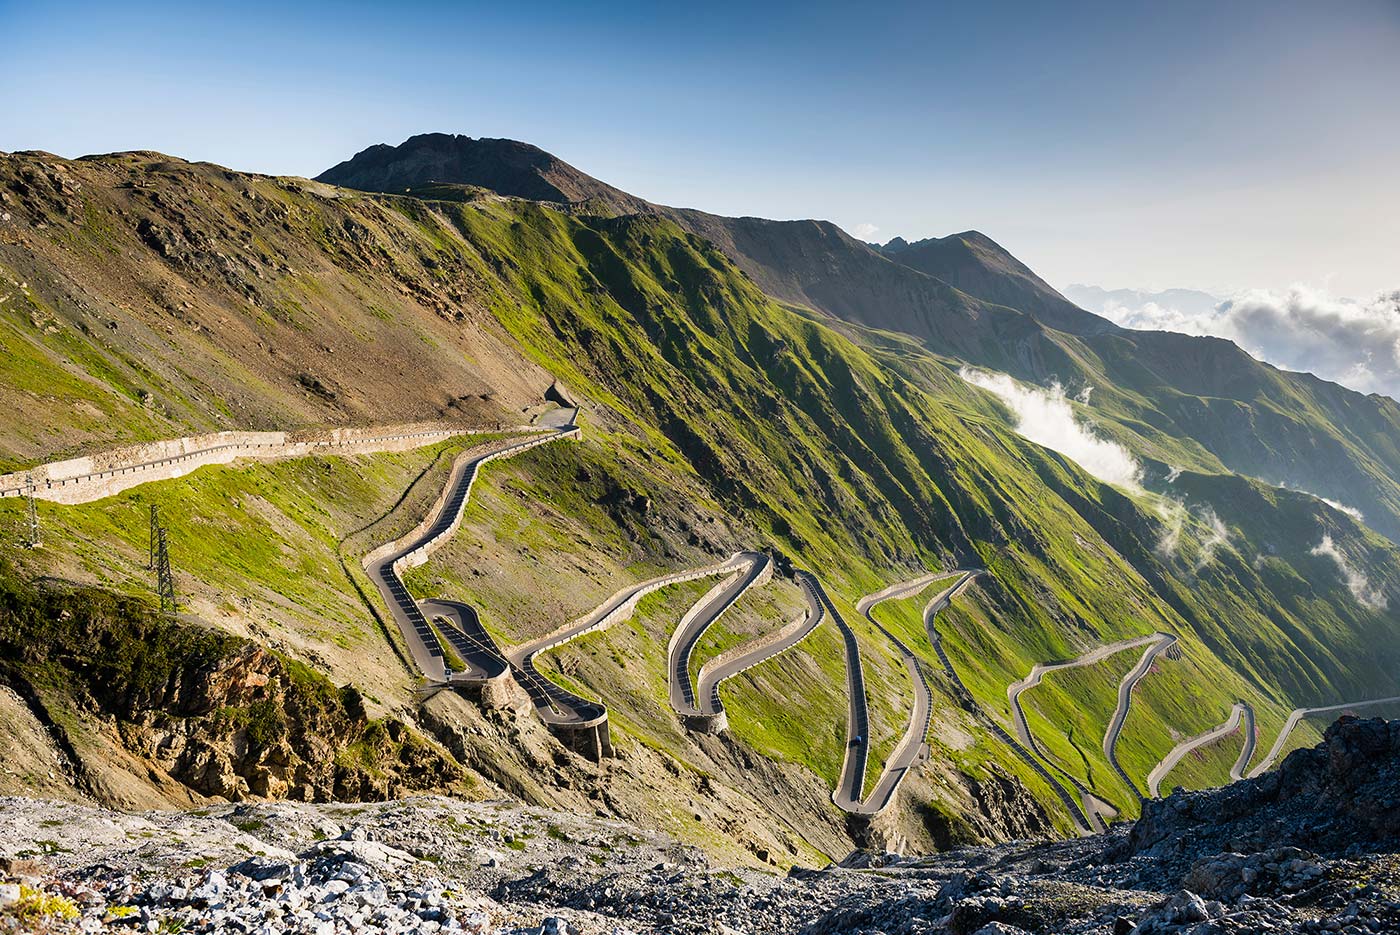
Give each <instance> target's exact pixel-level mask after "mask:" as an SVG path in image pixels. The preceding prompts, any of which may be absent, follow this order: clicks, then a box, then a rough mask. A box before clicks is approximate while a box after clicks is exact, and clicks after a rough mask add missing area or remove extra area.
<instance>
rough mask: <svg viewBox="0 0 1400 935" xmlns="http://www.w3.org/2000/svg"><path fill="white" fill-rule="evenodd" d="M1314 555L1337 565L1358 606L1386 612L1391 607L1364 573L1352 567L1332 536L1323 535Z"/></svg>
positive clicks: (1313, 551)
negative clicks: (1321, 556) (1330, 560)
mask: <svg viewBox="0 0 1400 935" xmlns="http://www.w3.org/2000/svg"><path fill="white" fill-rule="evenodd" d="M1312 554H1313V555H1325V556H1327V557H1328V558H1330V559H1332V561H1334V562H1336V563H1337V570H1338V571H1340V572H1341V573H1342V578H1343V579H1345V580H1346V583H1347V588H1348V590H1350V591H1351V596H1352V597H1354V598H1356V602H1357V603H1358V604H1360V605H1362V606H1363V607H1369V608H1371V609H1372V610H1385V609H1386V607H1387V606H1388V605H1389V603H1390V602H1389V601H1388V600H1386V596H1385V595H1384V594H1382V593H1381V592H1380V591H1379V590H1377V589H1376V588H1373V587H1371V580H1370V579H1369V578H1367V577H1366V575H1365V573H1364V572H1362V571H1360V570H1358V569H1357V568H1354V567H1353V566H1352V564H1351V562H1349V561H1348V560H1347V557H1346V555H1345V554H1343V553H1342V550H1341V549H1339V548H1337V544H1336V543H1335V542H1333V541H1332V537H1331V536H1329V535H1323V537H1322V541H1321V542H1319V543H1318V544H1317V545H1316V546H1314V547H1313V549H1312Z"/></svg>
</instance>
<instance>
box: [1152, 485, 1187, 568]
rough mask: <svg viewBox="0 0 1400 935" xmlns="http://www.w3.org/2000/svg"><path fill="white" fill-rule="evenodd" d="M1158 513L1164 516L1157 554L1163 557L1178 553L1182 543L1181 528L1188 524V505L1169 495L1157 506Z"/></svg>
mask: <svg viewBox="0 0 1400 935" xmlns="http://www.w3.org/2000/svg"><path fill="white" fill-rule="evenodd" d="M1157 515H1158V516H1160V517H1162V534H1161V535H1160V536H1158V537H1157V554H1158V555H1160V556H1162V558H1172V557H1174V556H1175V555H1176V549H1177V546H1179V545H1180V544H1181V530H1182V529H1183V528H1184V527H1185V525H1186V506H1185V504H1183V503H1182V502H1181V501H1180V500H1176V499H1173V498H1171V497H1168V498H1167V499H1166V500H1164V501H1162V503H1160V504H1159V505H1158V507H1157Z"/></svg>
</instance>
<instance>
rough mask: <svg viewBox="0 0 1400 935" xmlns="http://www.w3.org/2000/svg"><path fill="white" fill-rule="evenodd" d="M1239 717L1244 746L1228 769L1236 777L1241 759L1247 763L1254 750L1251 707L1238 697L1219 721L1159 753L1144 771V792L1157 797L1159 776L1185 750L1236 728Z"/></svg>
mask: <svg viewBox="0 0 1400 935" xmlns="http://www.w3.org/2000/svg"><path fill="white" fill-rule="evenodd" d="M1241 721H1245V722H1246V729H1245V736H1244V747H1243V750H1242V752H1241V754H1240V757H1239V759H1237V760H1236V761H1235V766H1234V768H1233V769H1231V771H1230V778H1231V779H1232V780H1234V779H1239V778H1240V777H1239V775H1238V772H1239V769H1240V763H1241V761H1243V762H1245V763H1248V762H1249V758H1250V756H1252V755H1253V753H1254V709H1253V708H1251V707H1250V706H1249V705H1247V704H1245V703H1244V702H1242V701H1237V702H1235V704H1234V706H1233V707H1231V708H1230V716H1229V717H1228V718H1226V719H1225V720H1224V721H1223V722H1222V723H1220V724H1218V725H1217V726H1215V727H1212V728H1211V729H1210V730H1208V731H1204V732H1202V733H1199V734H1197V735H1196V736H1194V737H1188V738H1186V739H1185V740H1183V741H1182V742H1181V743H1179V744H1177V745H1176V746H1175V747H1172V748H1171V750H1170V751H1169V752H1168V753H1167V755H1166V756H1164V757H1162V761H1161V762H1160V763H1158V764H1157V765H1156V766H1154V767H1152V771H1151V772H1149V773H1148V774H1147V794H1148V795H1150V796H1152V798H1154V799H1155V798H1158V797H1159V796H1160V795H1161V791H1160V790H1161V786H1162V780H1163V779H1165V778H1166V776H1167V774H1168V773H1170V772H1171V771H1172V769H1174V768H1175V767H1176V764H1178V763H1180V762H1181V761H1182V759H1183V758H1185V756H1186V754H1188V753H1190V752H1191V751H1192V750H1197V749H1200V748H1201V747H1204V746H1205V745H1206V744H1209V743H1213V742H1215V741H1217V740H1219V739H1221V738H1222V737H1226V736H1229V735H1230V734H1232V733H1234V732H1235V731H1236V730H1238V729H1239V726H1240V723H1241Z"/></svg>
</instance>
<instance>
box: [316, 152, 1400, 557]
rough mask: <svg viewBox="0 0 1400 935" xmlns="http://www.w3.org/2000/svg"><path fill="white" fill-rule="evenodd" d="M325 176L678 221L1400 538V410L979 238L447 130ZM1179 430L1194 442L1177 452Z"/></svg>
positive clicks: (755, 265)
mask: <svg viewBox="0 0 1400 935" xmlns="http://www.w3.org/2000/svg"><path fill="white" fill-rule="evenodd" d="M318 180H319V181H323V182H329V183H332V184H338V185H344V186H347V187H355V188H361V189H362V190H366V191H376V192H378V191H395V192H399V193H404V192H405V191H407V193H408V194H412V193H413V192H412V189H415V188H421V187H423V186H432V185H436V186H441V185H444V184H447V185H453V184H457V185H473V186H481V187H485V188H490V189H491V190H493V191H496V192H498V193H499V194H501V195H505V196H510V197H519V198H532V199H536V200H541V201H546V202H551V203H555V204H564V205H567V206H569V207H570V209H571V210H573V211H575V212H576V213H583V214H601V215H611V216H616V215H632V214H654V215H658V216H661V217H664V218H667V219H669V220H671V221H674V222H675V223H677V224H678V225H680V227H682V228H683V229H684V230H686V231H689V232H690V233H691V234H693V235H696V236H698V237H700V238H703V239H705V240H707V241H709V242H711V243H713V244H714V245H715V246H716V247H718V248H719V249H720V250H721V251H723V252H724V253H725V254H726V255H727V256H728V258H729V259H730V260H731V261H733V262H734V263H735V265H737V266H738V267H739V268H740V269H741V270H742V271H743V272H744V273H746V274H747V275H748V276H749V277H750V278H751V279H752V280H753V281H754V282H755V283H756V284H757V285H758V286H759V288H760V289H762V290H763V291H764V292H765V293H767V294H768V295H769V296H771V297H773V298H775V299H777V300H779V301H780V302H783V303H786V304H789V305H795V306H804V307H807V308H810V309H812V310H813V311H815V312H819V313H822V314H825V315H827V316H830V317H831V318H832V319H833V320H834V323H835V324H837V325H838V327H842V328H845V329H847V330H852V329H854V330H863V329H869V330H874V331H880V332H894V333H898V334H905V335H909V336H912V337H913V338H915V339H917V340H919V341H920V342H922V343H923V344H924V345H925V346H926V347H927V348H928V349H929V350H931V351H933V352H934V353H937V354H941V355H945V356H947V357H950V358H953V359H955V360H961V361H965V362H967V363H969V364H973V365H976V366H981V367H987V368H991V369H996V370H1001V371H1004V372H1007V373H1010V374H1011V375H1013V376H1015V377H1017V378H1019V379H1021V380H1024V381H1028V382H1031V383H1036V384H1040V385H1045V384H1048V383H1051V382H1058V383H1060V384H1063V385H1066V386H1078V387H1084V386H1093V387H1095V394H1094V403H1095V410H1096V413H1097V414H1098V415H1099V416H1101V417H1105V418H1111V419H1113V420H1114V422H1115V425H1114V426H1112V431H1111V432H1110V433H1109V434H1112V435H1114V436H1115V437H1117V438H1121V439H1123V440H1125V441H1127V442H1128V443H1129V447H1132V448H1134V449H1135V450H1137V451H1139V452H1142V453H1144V454H1145V456H1147V457H1149V458H1152V459H1160V460H1161V461H1162V462H1163V463H1167V462H1171V464H1170V465H1169V466H1180V465H1181V463H1182V462H1183V461H1185V462H1188V463H1189V464H1190V465H1192V466H1194V467H1196V468H1198V469H1202V470H1215V471H1222V470H1229V471H1235V472H1239V473H1244V474H1249V475H1253V476H1256V477H1262V478H1270V479H1273V480H1275V481H1278V482H1282V483H1287V484H1290V485H1292V486H1296V487H1302V488H1304V489H1307V490H1313V491H1316V492H1317V493H1319V494H1321V495H1323V496H1327V497H1330V498H1333V499H1336V500H1338V501H1341V502H1344V503H1348V504H1353V505H1355V506H1356V507H1357V508H1359V509H1361V510H1362V511H1363V512H1364V513H1365V514H1366V516H1367V517H1368V519H1369V520H1370V522H1371V523H1372V525H1373V526H1374V528H1376V529H1378V530H1380V531H1383V532H1385V533H1386V534H1387V535H1389V536H1390V537H1391V538H1393V539H1396V540H1397V541H1400V443H1397V441H1396V439H1400V405H1397V404H1396V403H1395V402H1394V401H1393V400H1389V399H1387V398H1384V397H1366V396H1363V395H1361V394H1357V393H1354V392H1352V391H1350V390H1347V389H1345V388H1343V387H1340V386H1337V385H1336V384H1332V383H1328V382H1326V381H1323V380H1320V379H1318V378H1316V377H1314V376H1312V375H1310V374H1294V373H1287V372H1284V371H1280V370H1278V369H1276V368H1274V367H1272V366H1270V365H1268V364H1264V363H1261V362H1260V361H1257V360H1255V359H1254V358H1252V357H1251V356H1250V355H1248V354H1246V353H1245V352H1244V351H1242V350H1241V349H1240V348H1239V347H1237V346H1236V345H1234V344H1232V343H1231V342H1229V341H1223V340H1220V339H1213V338H1199V337H1190V336H1186V335H1179V334H1173V333H1169V332H1148V331H1130V330H1126V329H1124V328H1120V327H1119V326H1118V325H1116V324H1114V323H1113V322H1112V321H1109V320H1108V319H1106V318H1103V317H1100V316H1099V315H1096V314H1093V313H1092V312H1089V311H1086V310H1084V309H1082V308H1080V307H1079V306H1077V305H1075V304H1074V303H1073V302H1072V301H1070V300H1069V299H1068V298H1066V297H1065V296H1064V295H1061V294H1060V293H1059V292H1058V291H1056V290H1055V289H1054V288H1053V287H1052V286H1050V285H1049V284H1048V283H1046V282H1045V281H1044V280H1043V279H1041V278H1040V277H1039V276H1037V275H1036V274H1035V273H1034V272H1033V271H1032V270H1031V269H1030V268H1029V267H1027V266H1026V265H1025V264H1024V263H1022V262H1021V261H1019V260H1018V259H1016V258H1015V257H1014V256H1012V255H1011V254H1010V253H1009V252H1008V251H1006V250H1005V249H1004V248H1003V247H1001V246H1000V245H999V244H997V243H996V242H995V241H994V240H992V239H991V238H990V237H988V236H986V235H985V234H982V233H980V232H978V231H965V232H963V233H959V234H952V235H949V236H947V237H942V238H929V239H926V240H921V241H917V242H914V243H910V242H908V241H906V240H904V239H902V238H895V239H894V240H891V241H890V242H889V243H886V244H884V245H883V246H876V245H871V244H868V243H865V242H863V241H860V240H857V239H856V238H854V237H852V236H850V235H849V234H847V233H846V232H845V231H843V230H841V228H840V227H838V226H837V225H835V224H833V223H831V222H829V221H820V220H800V221H775V220H767V219H763V218H754V217H738V218H734V217H724V216H721V215H715V214H710V213H707V212H704V211H699V210H695V209H690V208H673V207H667V206H664V205H657V204H654V203H652V202H649V201H647V200H645V199H642V198H639V197H637V196H634V195H630V194H628V193H626V192H623V191H621V190H620V189H617V188H615V187H613V186H611V185H608V184H607V183H604V182H601V181H599V180H597V179H595V178H593V177H592V176H589V175H587V174H586V173H584V172H582V171H581V170H579V169H576V168H574V167H573V166H571V165H569V164H568V163H566V162H564V161H563V160H561V159H559V158H557V157H555V156H553V155H551V154H549V153H546V152H544V151H543V150H541V149H539V148H538V147H534V146H531V145H529V144H526V143H519V142H516V141H511V140H473V139H471V138H469V137H462V136H450V135H447V134H423V135H420V136H415V137H411V138H410V139H408V140H406V141H405V142H404V143H402V144H400V145H399V146H386V145H383V144H380V145H376V146H372V147H369V148H368V149H366V150H364V151H362V152H361V153H359V154H358V155H356V156H355V157H354V158H352V159H350V160H348V161H346V162H344V163H341V164H340V165H338V166H336V167H335V168H333V169H330V170H328V171H327V172H325V173H322V175H320V176H319V177H318ZM423 197H424V198H425V199H426V200H433V199H435V198H440V197H441V195H440V194H437V193H436V192H435V191H434V192H428V193H423ZM1105 428H1108V426H1105ZM1166 436H1174V437H1178V438H1189V439H1191V440H1192V441H1193V447H1192V449H1191V450H1190V451H1185V452H1183V451H1180V450H1176V446H1174V445H1167V446H1163V445H1162V444H1161V439H1162V438H1164V437H1166Z"/></svg>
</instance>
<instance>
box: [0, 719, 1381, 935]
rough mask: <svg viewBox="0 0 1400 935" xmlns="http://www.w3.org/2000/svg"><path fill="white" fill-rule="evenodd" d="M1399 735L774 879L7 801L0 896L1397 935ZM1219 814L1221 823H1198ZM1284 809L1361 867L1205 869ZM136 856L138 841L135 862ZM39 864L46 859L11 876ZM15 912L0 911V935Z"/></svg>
mask: <svg viewBox="0 0 1400 935" xmlns="http://www.w3.org/2000/svg"><path fill="white" fill-rule="evenodd" d="M1397 729H1400V722H1397V723H1392V724H1386V723H1385V722H1383V721H1355V720H1351V719H1348V720H1346V721H1344V722H1342V723H1340V724H1339V725H1337V726H1335V727H1334V728H1333V729H1332V730H1331V731H1329V732H1328V736H1327V739H1326V742H1325V743H1324V744H1323V745H1322V746H1320V747H1318V748H1317V749H1316V750H1313V751H1305V752H1303V753H1302V754H1298V755H1295V756H1293V757H1290V758H1289V760H1288V761H1286V763H1285V768H1284V770H1283V771H1282V772H1281V774H1280V775H1279V776H1278V777H1277V778H1265V779H1258V780H1251V781H1248V782H1245V783H1242V784H1240V785H1239V789H1243V790H1245V794H1243V795H1241V794H1239V792H1238V790H1237V789H1230V790H1217V791H1215V792H1212V793H1201V794H1199V795H1195V796H1179V797H1178V796H1174V797H1173V798H1174V799H1178V800H1180V801H1186V800H1190V801H1191V802H1192V803H1194V804H1193V805H1192V808H1191V809H1183V808H1172V809H1166V808H1165V807H1154V823H1153V824H1144V825H1143V826H1142V830H1141V831H1140V832H1135V833H1134V834H1132V835H1131V836H1129V835H1127V834H1125V833H1124V831H1123V830H1121V829H1120V830H1117V831H1114V832H1111V833H1109V834H1106V835H1100V836H1097V837H1093V838H1086V839H1076V840H1072V841H1062V842H1057V843H1050V844H1026V843H1024V842H1020V843H1012V844H1006V845H999V846H996V847H969V848H961V849H958V850H955V851H951V852H949V853H946V854H942V855H938V856H935V857H925V858H917V859H911V858H903V857H899V856H897V855H893V854H867V853H860V854H856V855H852V857H850V858H848V859H846V860H844V861H842V862H841V864H839V865H831V866H827V867H825V868H824V869H821V870H803V869H794V870H793V871H792V872H791V873H790V874H788V875H786V876H779V875H777V874H773V873H768V872H763V871H758V870H753V869H745V868H735V869H724V868H720V867H716V866H714V865H713V864H712V863H711V862H710V861H709V860H707V859H706V858H705V857H704V855H702V854H701V852H700V851H699V850H697V849H695V848H692V847H685V846H678V845H676V844H675V843H674V842H673V841H671V840H669V839H667V838H666V837H665V836H664V835H659V834H654V833H648V832H645V831H641V830H639V829H637V828H634V827H631V826H629V825H627V824H625V823H622V822H618V821H611V820H597V819H593V818H589V817H585V814H584V813H582V812H581V810H579V809H560V810H556V811H549V810H543V809H534V808H526V807H522V806H519V805H514V804H509V803H503V802H486V803H469V802H462V801H460V800H452V799H445V798H433V797H418V798H414V799H411V800H408V801H403V802H387V803H379V804H373V805H368V806H362V807H349V806H342V805H308V804H294V803H288V802H281V803H260V804H252V805H239V806H219V807H215V808H209V809H202V810H200V811H198V812H194V813H188V814H182V813H179V812H169V811H165V812H156V813H149V814H145V815H139V814H138V815H122V814H119V813H114V812H106V811H102V810H97V809H91V808H86V807H83V806H73V805H70V804H61V805H60V804H53V803H44V802H39V801H36V800H32V799H0V887H6V886H13V884H12V883H10V882H9V881H11V880H13V881H16V882H24V883H25V884H26V885H27V886H28V887H30V894H31V896H30V898H31V900H32V898H33V897H32V894H33V893H34V892H45V893H49V894H51V895H54V896H57V897H62V898H63V899H64V900H68V901H69V902H68V903H67V904H66V905H67V906H68V908H69V909H70V910H71V912H72V914H73V915H72V917H71V918H69V919H59V918H53V919H50V920H49V921H50V923H51V925H52V928H51V930H53V931H79V930H82V931H94V930H96V925H97V923H98V922H99V921H100V920H103V919H106V920H107V921H108V922H109V923H110V922H113V921H116V920H117V919H120V918H127V919H129V920H131V921H132V922H139V923H140V927H141V928H142V929H143V930H147V929H149V930H151V931H157V930H161V931H173V930H182V931H192V932H193V931H197V932H235V931H236V932H250V931H269V932H270V931H288V932H307V933H318V935H319V933H321V932H331V931H355V932H378V931H383V932H398V933H403V932H420V933H424V935H432V933H439V932H443V931H467V932H478V933H500V935H505V933H513V935H525V933H529V935H541V933H545V932H559V933H569V935H622V933H638V935H641V933H658V935H660V933H666V935H672V933H696V935H699V933H706V935H709V933H716V932H718V933H730V932H738V931H741V932H744V933H747V935H780V933H781V935H792V933H803V935H828V933H829V935H838V933H839V935H848V933H860V935H932V933H952V935H1026V933H1033V935H1108V933H1113V935H1255V933H1259V932H1277V933H1288V935H1304V933H1308V935H1312V933H1324V932H1337V933H1343V935H1348V933H1354V935H1375V933H1382V932H1396V931H1400V860H1398V859H1397V856H1396V854H1395V853H1394V851H1395V850H1396V849H1397V846H1400V842H1397V840H1396V838H1395V837H1394V836H1393V835H1392V836H1387V834H1386V829H1388V828H1390V827H1391V825H1390V821H1391V820H1392V819H1393V813H1394V804H1395V801H1396V792H1397V783H1396V779H1397V776H1396V763H1395V749H1396V748H1395V746H1394V739H1395V736H1396V734H1395V731H1396V730H1397ZM1226 799H1229V800H1230V801H1231V803H1232V804H1231V810H1230V811H1228V812H1227V811H1223V810H1221V809H1218V808H1212V807H1211V805H1212V803H1217V804H1218V803H1221V802H1223V801H1225V800H1226ZM1363 800H1373V801H1374V802H1375V803H1376V806H1377V807H1375V808H1370V807H1368V806H1365V805H1364V804H1363ZM1169 802H1170V800H1169ZM1387 803H1388V804H1387ZM1251 804H1252V807H1251ZM1280 811H1281V812H1282V814H1283V815H1284V816H1285V823H1292V824H1295V825H1299V826H1310V827H1317V826H1319V825H1321V824H1324V823H1325V821H1324V819H1323V818H1322V816H1323V815H1325V814H1329V813H1336V814H1337V815H1338V816H1339V823H1338V824H1337V825H1336V827H1337V828H1338V829H1345V828H1349V829H1351V830H1350V831H1345V830H1339V834H1340V835H1342V837H1338V838H1337V839H1336V841H1335V843H1336V844H1338V845H1344V847H1343V849H1344V850H1346V851H1351V852H1355V853H1353V854H1351V855H1350V856H1346V857H1336V856H1335V855H1333V856H1329V855H1328V854H1326V853H1321V854H1317V853H1311V852H1308V851H1304V850H1301V849H1299V848H1296V847H1291V846H1287V845H1274V846H1271V847H1269V848H1267V849H1264V850H1259V851H1252V852H1249V853H1238V854H1235V853H1218V852H1217V853H1210V854H1204V856H1199V855H1201V854H1202V849H1204V850H1206V851H1208V850H1209V849H1210V848H1211V847H1214V846H1216V845H1215V841H1216V838H1217V837H1219V836H1224V837H1225V838H1229V837H1231V836H1235V837H1236V838H1238V836H1239V835H1241V834H1242V833H1245V832H1249V830H1250V829H1253V828H1256V827H1262V824H1261V823H1267V822H1273V821H1274V819H1275V818H1276V817H1277V816H1278V815H1279V814H1280ZM58 814H62V816H63V817H62V820H58V819H57V818H56V817H55V816H56V815H58ZM1168 814H1170V815H1171V816H1174V817H1173V818H1172V820H1171V822H1170V823H1169V822H1167V820H1166V818H1164V816H1166V815H1168ZM1217 819H1218V820H1217ZM1278 828H1279V826H1278V824H1277V823H1275V830H1278ZM1167 830H1170V831H1171V832H1172V833H1175V834H1177V835H1180V836H1182V837H1183V838H1184V839H1185V840H1187V841H1188V847H1187V850H1188V851H1189V852H1190V853H1189V854H1188V855H1187V856H1188V857H1190V856H1192V855H1198V859H1196V861H1195V863H1194V865H1192V866H1190V867H1189V868H1188V869H1185V870H1182V869H1181V862H1180V861H1179V860H1178V859H1177V857H1178V856H1179V855H1176V854H1168V855H1166V856H1154V855H1153V854H1152V853H1151V852H1152V850H1153V849H1154V847H1156V846H1157V845H1156V844H1153V845H1146V846H1140V845H1142V844H1143V837H1144V835H1149V834H1153V835H1155V834H1157V833H1158V832H1164V831H1167ZM1347 834H1354V835H1356V837H1355V838H1354V839H1353V840H1351V842H1350V843H1349V844H1347V843H1346V842H1345V835H1347ZM1245 836H1246V837H1247V834H1246V835H1245ZM134 838H140V839H143V840H146V841H147V843H146V844H145V845H143V846H142V847H141V849H140V850H139V851H136V850H133V848H132V847H131V844H130V842H131V841H132V840H133V839H134ZM1238 839H1240V840H1243V839H1242V838H1238ZM1157 843H1158V844H1160V843H1161V841H1160V840H1159V841H1158V842H1157ZM33 854H41V855H42V856H43V859H42V860H40V861H35V860H27V859H23V857H24V855H33ZM250 854H251V855H253V856H250ZM196 856H197V857H198V864H197V866H198V869H192V868H193V867H195V866H196V865H195V864H192V863H191V859H192V858H194V857H196ZM6 858H9V859H6ZM10 897H13V900H12V901H11V903H10V904H8V905H7V904H6V902H5V900H6V899H8V898H10ZM19 898H20V894H19V891H18V889H11V890H0V931H4V930H5V924H6V922H7V921H8V919H9V918H10V916H8V915H6V913H13V912H15V907H17V906H18V905H19V903H18V900H19ZM51 905H52V906H58V907H62V906H64V905H65V904H64V903H62V902H55V903H52V904H51ZM265 923H266V924H267V925H268V927H267V928H259V926H262V925H264V924H265ZM128 924H129V923H128ZM80 926H82V928H81V929H80Z"/></svg>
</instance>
